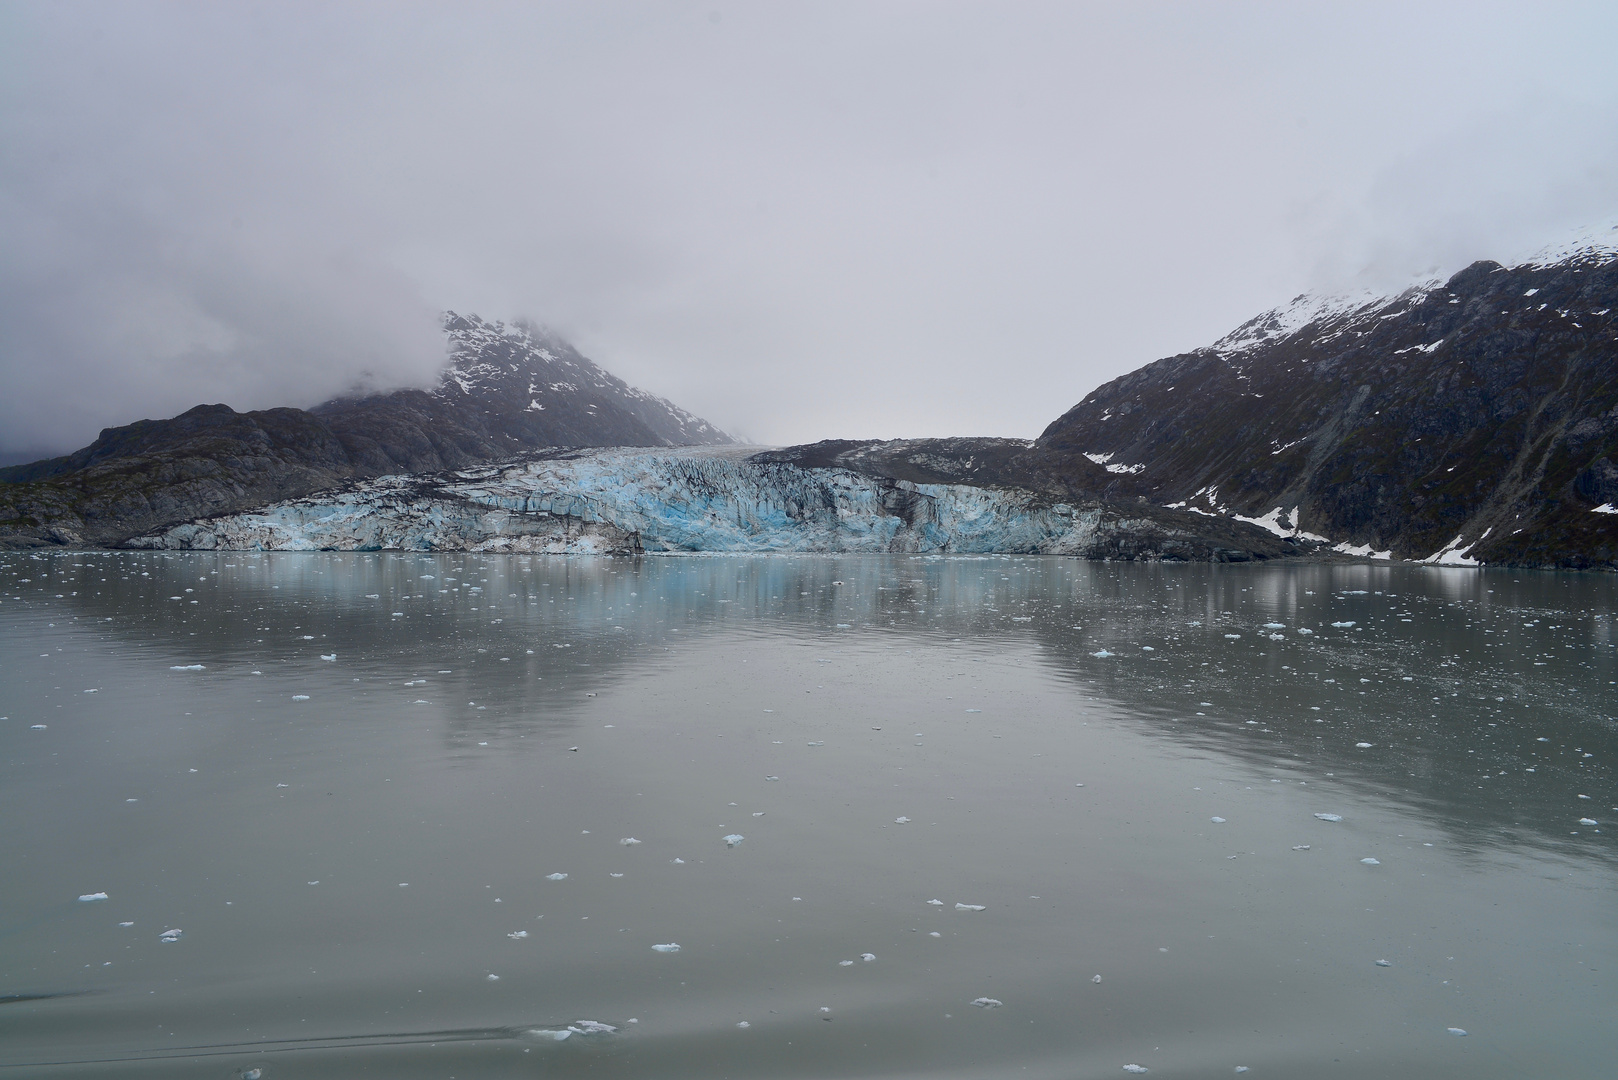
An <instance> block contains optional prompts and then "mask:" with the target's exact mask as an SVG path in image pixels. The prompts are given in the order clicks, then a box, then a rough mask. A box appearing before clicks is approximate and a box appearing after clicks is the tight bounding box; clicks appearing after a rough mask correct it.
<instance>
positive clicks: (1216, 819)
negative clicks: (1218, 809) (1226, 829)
mask: <svg viewBox="0 0 1618 1080" xmlns="http://www.w3.org/2000/svg"><path fill="white" fill-rule="evenodd" d="M1208 820H1209V821H1211V822H1213V823H1214V824H1215V825H1223V824H1224V823H1225V819H1224V818H1222V817H1211V818H1209V819H1208Z"/></svg>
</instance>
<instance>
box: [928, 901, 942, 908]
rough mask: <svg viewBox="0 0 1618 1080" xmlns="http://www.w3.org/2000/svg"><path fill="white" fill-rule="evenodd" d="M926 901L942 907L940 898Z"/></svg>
mask: <svg viewBox="0 0 1618 1080" xmlns="http://www.w3.org/2000/svg"><path fill="white" fill-rule="evenodd" d="M927 902H928V903H929V904H931V905H932V906H933V907H943V906H944V901H942V900H929V901H927Z"/></svg>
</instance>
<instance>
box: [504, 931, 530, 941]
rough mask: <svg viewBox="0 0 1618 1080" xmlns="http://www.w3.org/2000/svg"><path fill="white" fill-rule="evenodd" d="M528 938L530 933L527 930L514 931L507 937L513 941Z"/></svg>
mask: <svg viewBox="0 0 1618 1080" xmlns="http://www.w3.org/2000/svg"><path fill="white" fill-rule="evenodd" d="M527 936H528V931H526V930H514V931H512V932H511V933H509V934H507V935H506V937H508V938H510V939H511V940H512V941H521V940H522V939H523V938H525V937H527Z"/></svg>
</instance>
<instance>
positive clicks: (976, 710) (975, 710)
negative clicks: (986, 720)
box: [966, 709, 983, 712]
mask: <svg viewBox="0 0 1618 1080" xmlns="http://www.w3.org/2000/svg"><path fill="white" fill-rule="evenodd" d="M966 711H967V712H982V711H983V710H982V709H968V710H966Z"/></svg>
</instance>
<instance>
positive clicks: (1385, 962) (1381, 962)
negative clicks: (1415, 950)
mask: <svg viewBox="0 0 1618 1080" xmlns="http://www.w3.org/2000/svg"><path fill="white" fill-rule="evenodd" d="M1376 966H1377V967H1392V966H1393V961H1392V960H1378V961H1377V962H1376Z"/></svg>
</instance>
